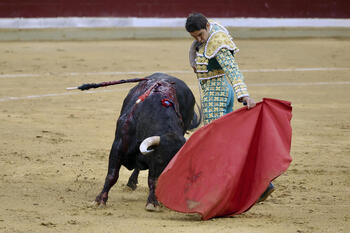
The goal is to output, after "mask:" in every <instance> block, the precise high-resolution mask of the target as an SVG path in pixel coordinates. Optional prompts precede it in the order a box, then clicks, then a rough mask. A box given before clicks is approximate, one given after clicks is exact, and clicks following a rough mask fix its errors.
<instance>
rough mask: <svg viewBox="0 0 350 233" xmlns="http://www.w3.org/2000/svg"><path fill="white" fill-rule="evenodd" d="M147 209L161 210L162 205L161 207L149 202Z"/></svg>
mask: <svg viewBox="0 0 350 233" xmlns="http://www.w3.org/2000/svg"><path fill="white" fill-rule="evenodd" d="M146 210H147V211H150V212H159V211H160V207H159V205H157V206H155V205H153V204H152V203H148V204H147V205H146Z"/></svg>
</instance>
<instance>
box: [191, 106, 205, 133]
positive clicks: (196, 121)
mask: <svg viewBox="0 0 350 233" xmlns="http://www.w3.org/2000/svg"><path fill="white" fill-rule="evenodd" d="M196 106H197V110H198V114H197V113H196V111H194V112H193V119H192V121H191V124H190V127H189V128H188V130H191V129H195V128H197V127H198V126H199V125H200V124H201V122H202V116H203V114H202V109H201V107H199V105H198V104H197V102H196Z"/></svg>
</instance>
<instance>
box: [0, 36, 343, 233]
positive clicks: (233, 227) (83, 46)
mask: <svg viewBox="0 0 350 233" xmlns="http://www.w3.org/2000/svg"><path fill="white" fill-rule="evenodd" d="M236 42H237V45H238V46H239V48H240V49H241V51H240V53H239V55H238V56H237V57H238V58H237V59H238V62H239V64H240V68H241V70H243V73H244V75H245V78H246V83H247V84H248V87H249V91H250V93H251V96H252V97H253V98H254V99H255V100H257V101H260V100H261V99H262V98H263V97H271V98H279V99H283V100H289V101H291V102H292V105H293V119H292V127H293V139H292V150H291V155H292V157H293V162H292V164H291V166H290V168H289V170H288V171H287V172H286V173H285V174H283V175H282V176H280V177H279V178H278V179H277V180H276V181H275V182H274V183H275V185H276V187H277V189H276V191H275V192H274V193H273V194H272V196H271V197H270V198H269V199H268V200H267V201H265V202H264V203H261V204H257V205H255V206H254V207H253V208H252V209H250V210H249V211H248V212H246V213H244V214H242V215H239V216H235V217H231V218H217V219H212V220H209V221H201V220H200V218H199V217H198V216H197V215H186V214H181V213H176V212H173V211H170V210H168V209H165V208H163V210H162V211H161V212H159V213H151V212H146V211H145V210H144V207H145V202H146V198H147V193H148V187H147V180H146V177H147V172H146V171H143V172H141V176H140V184H139V187H138V189H137V190H135V191H130V190H129V189H128V188H127V187H126V186H125V184H126V182H127V179H128V177H129V175H130V174H131V172H130V171H128V170H126V169H125V168H122V170H121V174H120V179H119V181H118V183H117V185H115V186H114V187H113V189H112V190H111V192H110V197H109V202H108V205H107V207H106V208H98V209H95V208H91V207H90V206H89V204H90V203H91V202H92V201H93V200H94V199H95V196H96V195H97V194H98V193H99V192H100V190H101V188H102V185H103V182H104V178H105V175H106V172H107V164H108V153H109V149H110V146H111V144H112V142H113V139H114V138H113V137H114V131H115V123H116V119H117V117H118V115H119V111H120V108H121V105H122V101H123V99H124V97H125V96H126V94H127V91H128V90H129V88H130V87H132V86H134V85H133V84H130V85H129V84H127V85H119V86H112V87H107V88H100V89H97V90H95V91H93V92H80V91H71V92H68V91H66V90H65V88H66V87H70V86H77V85H80V84H82V83H88V82H101V81H110V80H118V79H125V78H135V77H143V76H145V75H148V74H151V73H153V72H155V71H165V72H169V73H170V74H173V75H175V76H177V77H179V78H181V79H183V80H184V81H185V82H186V83H187V84H188V85H189V86H190V87H191V89H192V90H193V92H194V93H195V95H196V98H197V99H198V98H199V94H198V89H197V82H196V79H195V76H194V75H193V74H192V73H191V69H190V67H189V66H188V61H187V49H188V47H189V45H190V40H173V41H172V40H170V41H169V40H149V41H147V40H144V41H139V40H125V41H93V42H0V68H1V69H0V90H1V92H0V122H1V123H0V138H1V140H0V190H1V191H0V204H1V208H0V232H8V233H13V232H26V233H27V232H87V233H91V232H96V233H100V232H132V233H134V232H135V233H136V232H142V233H147V232H150V233H156V232H174V233H178V232H186V233H192V232H193V233H195V232H198V233H210V232H213V233H219V232H220V233H222V232H239V233H248V232H249V233H251V232H255V233H256V232H261V233H271V232H276V233H281V232H288V233H289V232H295V233H301V232H327V233H328V232H329V233H346V232H350V39H342V40H341V39H283V40H277V39H274V40H268V39H264V40H237V41H236ZM308 68H316V69H308ZM108 72H114V73H108ZM131 72H139V73H134V74H133V73H131ZM176 72H177V73H176ZM238 107H241V106H240V105H239V104H236V106H235V108H238Z"/></svg>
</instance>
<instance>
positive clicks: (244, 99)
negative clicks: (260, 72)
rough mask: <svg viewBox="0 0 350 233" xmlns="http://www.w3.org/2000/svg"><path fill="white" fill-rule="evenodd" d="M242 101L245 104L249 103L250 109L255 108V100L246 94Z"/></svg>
mask: <svg viewBox="0 0 350 233" xmlns="http://www.w3.org/2000/svg"><path fill="white" fill-rule="evenodd" d="M242 102H243V104H244V105H247V107H248V109H251V108H254V107H255V105H256V103H255V101H254V100H253V99H252V98H250V97H248V96H244V97H243V98H242Z"/></svg>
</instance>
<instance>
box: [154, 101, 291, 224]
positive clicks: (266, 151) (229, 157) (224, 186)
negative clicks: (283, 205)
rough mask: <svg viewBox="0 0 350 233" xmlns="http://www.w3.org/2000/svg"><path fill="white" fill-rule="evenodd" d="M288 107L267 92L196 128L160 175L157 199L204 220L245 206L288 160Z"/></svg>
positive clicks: (241, 209)
mask: <svg viewBox="0 0 350 233" xmlns="http://www.w3.org/2000/svg"><path fill="white" fill-rule="evenodd" d="M291 112H292V107H291V103H290V102H287V101H282V100H276V99H267V98H265V99H263V101H262V102H259V103H258V104H257V105H256V107H254V108H252V109H250V110H247V109H246V108H241V109H238V110H236V111H234V112H232V113H230V114H227V115H225V116H223V117H221V118H220V119H217V120H215V121H213V122H211V123H210V124H208V125H206V126H204V127H202V128H200V129H198V130H197V131H196V132H195V133H194V134H193V135H192V136H191V137H190V138H189V140H188V141H187V142H186V143H185V145H184V146H183V147H182V148H181V150H180V151H179V152H178V153H177V154H176V155H175V157H174V158H173V159H172V160H171V161H170V163H169V164H168V166H167V167H166V168H165V170H164V171H163V173H162V174H161V175H160V177H159V179H158V182H157V188H156V196H157V198H158V200H159V201H160V202H161V203H163V204H164V205H165V206H166V207H168V208H170V209H172V210H175V211H179V212H183V213H199V214H200V215H201V216H202V219H204V220H207V219H210V218H213V217H220V216H228V215H235V214H240V213H242V212H244V211H247V210H248V209H249V208H250V207H252V206H253V205H254V204H255V203H256V201H257V200H258V198H259V197H260V195H261V194H262V193H263V192H264V191H265V189H266V188H267V186H268V184H269V183H270V181H272V180H273V179H275V178H276V177H278V176H279V175H281V174H282V173H283V172H284V171H286V170H287V168H288V166H289V164H290V163H291V161H292V158H291V156H290V155H289V152H290V146H291V137H292V129H291V126H290V121H291V118H292V113H291Z"/></svg>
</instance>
